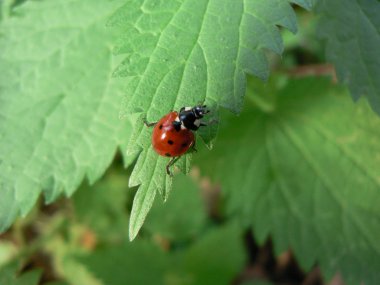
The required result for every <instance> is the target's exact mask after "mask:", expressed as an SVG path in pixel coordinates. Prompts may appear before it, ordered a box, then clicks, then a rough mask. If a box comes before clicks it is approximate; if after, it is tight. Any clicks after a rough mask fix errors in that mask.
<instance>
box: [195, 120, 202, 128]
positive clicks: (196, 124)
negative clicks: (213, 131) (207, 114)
mask: <svg viewBox="0 0 380 285" xmlns="http://www.w3.org/2000/svg"><path fill="white" fill-rule="evenodd" d="M194 125H195V126H197V127H198V128H199V126H200V125H201V120H200V119H196V120H195V121H194Z"/></svg>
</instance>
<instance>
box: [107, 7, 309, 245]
mask: <svg viewBox="0 0 380 285" xmlns="http://www.w3.org/2000/svg"><path fill="white" fill-rule="evenodd" d="M295 2H296V3H298V4H301V5H303V6H304V7H306V8H310V7H311V0H308V1H306V0H305V1H300V0H298V1H295ZM109 24H110V25H113V26H116V27H119V28H120V29H121V30H122V32H121V35H120V40H119V42H118V44H117V47H116V49H115V53H116V54H124V55H126V58H125V60H124V62H123V63H122V64H121V65H120V66H119V68H118V69H117V70H116V71H115V74H116V75H118V76H127V77H128V86H127V90H126V94H127V95H126V98H125V100H124V104H123V108H122V111H121V114H122V116H126V117H130V115H131V114H135V113H136V114H139V115H136V116H134V118H135V121H134V122H135V131H134V133H135V135H134V136H133V138H132V139H131V142H130V148H129V152H130V153H131V152H132V153H138V152H140V151H141V150H142V151H141V153H140V156H139V159H138V161H137V165H136V167H135V169H134V171H133V173H132V177H131V183H130V185H131V186H137V185H140V189H139V191H138V192H137V194H136V198H135V202H134V206H133V209H132V214H131V223H130V238H131V239H133V238H134V237H135V236H136V234H137V233H138V231H139V229H140V227H141V225H142V223H143V221H144V219H145V216H146V214H147V213H148V211H149V209H150V207H151V206H152V203H153V201H154V197H155V194H156V190H158V191H159V192H160V193H161V195H162V196H163V199H164V200H165V199H166V198H167V196H168V194H169V192H170V188H171V178H170V177H167V175H166V173H165V165H166V164H167V162H168V158H163V157H158V156H157V154H156V153H154V151H153V150H152V148H150V147H149V146H150V132H151V130H149V129H147V128H146V127H144V126H143V124H142V122H143V119H144V118H147V120H148V121H151V122H152V121H157V120H158V119H160V118H161V117H162V116H163V115H164V114H166V113H168V112H169V111H171V110H179V109H180V108H181V107H183V106H193V105H195V104H199V103H205V104H207V105H208V106H210V107H211V108H212V109H214V114H216V109H217V108H218V106H222V107H225V108H227V109H229V110H231V111H233V112H239V111H240V110H241V106H242V102H243V97H244V92H245V85H246V80H245V76H246V74H247V73H249V74H254V75H256V76H257V77H260V78H262V79H266V78H267V77H268V72H269V69H268V63H267V60H266V56H265V50H271V51H273V52H275V53H277V54H281V52H282V50H283V45H282V39H281V35H280V31H279V29H278V27H277V26H283V27H285V28H288V29H289V30H291V31H293V32H296V29H297V28H296V18H295V14H294V11H293V9H292V8H291V6H290V4H289V2H288V1H284V0H270V1H259V0H244V1H242V0H240V1H230V0H211V1H209V0H200V1H191V0H181V1H157V0H151V1H147V0H134V1H128V2H127V3H126V4H125V5H124V6H123V7H122V8H120V9H119V11H118V12H117V13H116V14H115V15H114V16H113V17H112V19H111V20H110V22H109ZM215 130H216V127H214V128H213V131H210V132H209V133H208V134H204V135H205V136H204V139H205V140H206V141H207V142H210V141H211V140H212V138H213V137H214V136H215ZM189 163H190V155H186V157H184V158H183V159H181V160H180V161H179V162H178V163H177V166H179V168H180V169H181V170H184V171H187V170H188V166H189Z"/></svg>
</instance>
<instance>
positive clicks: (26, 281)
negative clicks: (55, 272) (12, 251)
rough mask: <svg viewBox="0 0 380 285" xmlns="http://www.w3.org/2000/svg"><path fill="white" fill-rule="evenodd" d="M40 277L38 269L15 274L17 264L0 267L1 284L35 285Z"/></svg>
mask: <svg viewBox="0 0 380 285" xmlns="http://www.w3.org/2000/svg"><path fill="white" fill-rule="evenodd" d="M40 277H41V271H40V270H33V271H28V272H25V273H22V274H21V275H20V276H18V275H17V266H15V265H14V264H10V265H7V266H5V267H3V268H1V269H0V284H1V285H37V284H39V280H40Z"/></svg>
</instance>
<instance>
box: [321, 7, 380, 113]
mask: <svg viewBox="0 0 380 285" xmlns="http://www.w3.org/2000/svg"><path fill="white" fill-rule="evenodd" d="M317 3H318V4H317V5H316V11H317V13H319V14H321V18H320V22H319V34H320V37H321V38H322V39H324V40H326V55H327V60H328V61H330V62H332V63H334V65H335V67H336V72H337V76H338V79H339V80H340V81H341V82H342V83H345V84H347V85H348V87H349V88H350V91H351V94H352V96H353V97H354V99H358V98H359V97H360V96H367V98H368V100H369V102H370V103H371V106H372V108H373V109H374V110H375V111H376V112H377V113H379V114H380V80H379V78H380V56H379V46H380V2H379V1H377V0H348V1H340V0H320V1H318V2H317Z"/></svg>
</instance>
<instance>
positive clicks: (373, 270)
mask: <svg viewBox="0 0 380 285" xmlns="http://www.w3.org/2000/svg"><path fill="white" fill-rule="evenodd" d="M305 90H307V92H305ZM276 98H277V100H276V104H275V108H274V109H273V110H270V111H269V112H268V113H264V112H262V111H259V110H258V109H257V108H256V107H254V108H252V107H248V108H247V109H246V110H245V112H243V114H241V116H240V117H238V118H233V117H232V116H231V115H230V116H224V117H223V120H222V127H221V131H220V136H219V139H218V144H217V145H216V147H215V149H214V151H213V152H205V153H201V154H200V155H199V156H198V158H199V160H198V164H199V166H200V167H201V169H203V172H204V174H207V175H210V176H211V177H213V179H214V180H216V181H220V183H221V185H222V189H223V193H224V197H225V203H226V208H227V212H228V215H229V216H233V217H238V218H239V219H240V220H241V223H242V224H243V225H245V226H250V225H253V228H254V232H255V236H256V238H257V240H258V241H259V242H261V243H263V242H264V241H265V239H267V238H268V236H269V235H271V237H272V239H273V241H274V246H275V252H276V253H277V254H279V253H281V252H283V251H285V250H287V249H288V248H289V247H290V248H291V249H292V250H293V251H294V253H295V256H296V257H297V259H298V261H299V262H300V264H301V265H302V267H303V268H304V269H305V270H308V269H310V268H311V267H312V266H313V265H314V264H315V262H318V263H319V265H320V267H321V269H322V271H323V273H324V275H325V277H326V278H327V279H330V278H331V277H332V275H333V274H334V273H335V272H336V271H339V272H341V274H342V275H343V277H344V278H345V279H346V281H347V284H360V283H361V281H364V283H365V284H377V282H378V280H379V278H380V275H379V272H380V244H379V242H378V237H379V236H380V210H379V207H378V205H379V203H380V176H379V173H380V156H379V153H380V132H379V130H380V118H379V117H377V116H376V115H375V114H374V113H373V112H371V110H370V109H369V107H368V106H367V105H366V104H365V103H366V102H365V101H360V102H359V103H358V104H354V103H353V102H352V101H351V100H349V98H348V96H347V95H346V93H345V92H344V91H343V90H342V88H339V87H337V86H332V85H331V84H330V83H329V81H328V80H325V79H313V78H310V79H303V80H290V81H289V82H288V84H287V85H286V86H285V87H284V88H283V89H282V90H280V91H279V92H278V94H277V96H276ZM223 125H224V126H223Z"/></svg>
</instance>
